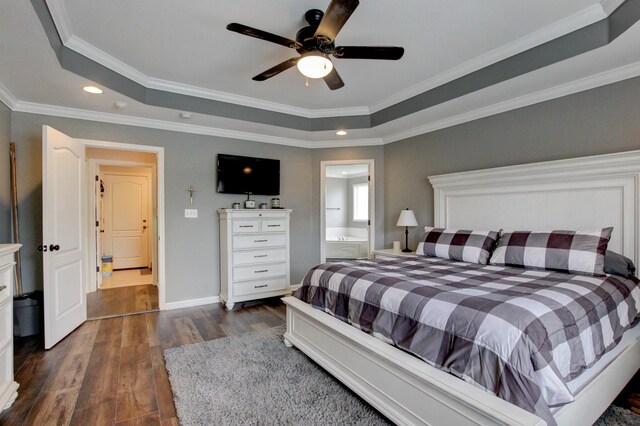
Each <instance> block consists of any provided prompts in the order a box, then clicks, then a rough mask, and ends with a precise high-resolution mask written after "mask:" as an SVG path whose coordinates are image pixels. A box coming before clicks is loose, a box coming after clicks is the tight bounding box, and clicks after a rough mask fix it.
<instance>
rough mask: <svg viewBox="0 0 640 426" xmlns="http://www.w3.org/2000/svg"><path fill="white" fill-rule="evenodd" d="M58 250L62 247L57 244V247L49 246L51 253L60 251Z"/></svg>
mask: <svg viewBox="0 0 640 426" xmlns="http://www.w3.org/2000/svg"><path fill="white" fill-rule="evenodd" d="M58 250H60V246H59V245H58V244H56V245H53V244H51V245H49V251H58Z"/></svg>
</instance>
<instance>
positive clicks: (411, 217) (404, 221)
mask: <svg viewBox="0 0 640 426" xmlns="http://www.w3.org/2000/svg"><path fill="white" fill-rule="evenodd" d="M396 226H404V249H402V251H403V252H405V253H409V252H411V249H410V248H409V227H410V226H418V221H417V220H416V215H415V214H413V210H409V209H408V208H407V209H406V210H402V211H401V212H400V217H399V218H398V223H396Z"/></svg>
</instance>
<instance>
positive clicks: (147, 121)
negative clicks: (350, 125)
mask: <svg viewBox="0 0 640 426" xmlns="http://www.w3.org/2000/svg"><path fill="white" fill-rule="evenodd" d="M13 110H14V111H15V112H26V113H30V114H42V115H50V116H54V117H63V118H73V119H77V120H88V121H97V122H101V123H110V124H120V125H125V126H135V127H146V128H151V129H158V130H169V131H174V132H182V133H192V134H198V135H207V136H218V137H224V138H231V139H243V140H249V141H255V142H264V143H272V144H277V145H288V146H295V147H301V148H310V146H309V145H310V143H309V142H307V141H303V140H298V139H291V138H284V137H278V136H269V135H261V134H258V133H250V132H242V131H237V130H227V129H220V128H216V127H208V126H198V125H194V124H185V123H174V122H171V121H164V120H157V119H152V118H144V117H132V116H126V115H119V114H113V113H107V112H98V111H89V110H84V109H79V108H68V107H63V106H57V105H46V104H38V103H33V102H22V101H19V102H17V104H16V105H15V107H14V108H13Z"/></svg>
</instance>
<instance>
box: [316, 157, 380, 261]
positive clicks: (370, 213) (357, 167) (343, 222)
mask: <svg viewBox="0 0 640 426" xmlns="http://www.w3.org/2000/svg"><path fill="white" fill-rule="evenodd" d="M373 166H374V161H373V160H348V161H323V162H321V167H320V169H321V173H322V174H321V184H320V187H321V197H320V199H321V203H320V204H321V206H320V210H321V211H320V217H321V247H320V256H321V261H322V262H325V261H333V260H349V259H367V258H369V257H370V256H371V252H372V251H373V248H374V241H373V236H374V223H375V220H374V208H373V207H374V202H375V200H374V194H375V191H374V176H373V175H374V170H373Z"/></svg>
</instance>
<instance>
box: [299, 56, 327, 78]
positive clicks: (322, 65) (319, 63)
mask: <svg viewBox="0 0 640 426" xmlns="http://www.w3.org/2000/svg"><path fill="white" fill-rule="evenodd" d="M297 66H298V70H300V72H301V73H302V75H304V76H305V77H308V78H322V77H326V76H327V75H328V74H329V73H330V72H331V70H333V64H332V63H331V61H330V60H329V58H327V56H326V55H324V54H322V53H321V52H308V53H305V54H304V55H302V57H301V58H300V60H299V61H298V64H297Z"/></svg>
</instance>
